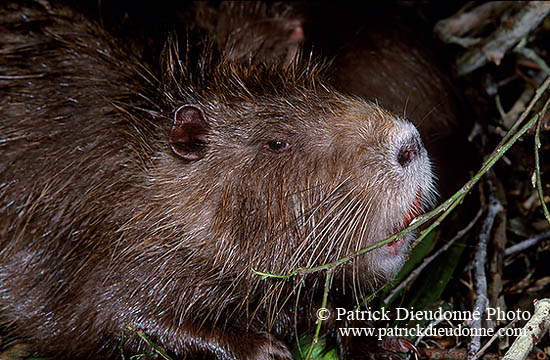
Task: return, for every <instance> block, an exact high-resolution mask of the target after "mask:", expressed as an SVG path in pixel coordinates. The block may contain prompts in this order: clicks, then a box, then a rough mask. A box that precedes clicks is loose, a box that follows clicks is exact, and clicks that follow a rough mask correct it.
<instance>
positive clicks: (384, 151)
mask: <svg viewBox="0 0 550 360" xmlns="http://www.w3.org/2000/svg"><path fill="white" fill-rule="evenodd" d="M0 18H1V19H2V21H1V22H2V27H0V39H1V43H2V49H1V50H0V51H1V52H2V56H1V57H0V69H2V74H1V76H0V94H1V99H2V100H1V101H0V113H2V115H3V121H2V122H1V123H0V136H1V140H0V149H1V152H2V160H1V165H0V169H1V171H0V173H1V174H0V189H1V192H0V273H1V274H2V278H1V281H0V292H1V294H2V296H1V298H0V309H1V311H0V323H1V324H2V327H3V329H4V330H7V331H9V333H10V335H11V336H13V337H15V338H17V339H18V340H20V341H21V342H24V343H26V344H28V345H29V346H30V348H31V349H32V351H33V352H35V353H36V354H39V355H41V356H45V355H51V356H55V357H56V358H68V359H69V358H70V359H74V358H105V357H116V356H117V355H119V354H120V350H119V347H122V348H123V349H124V351H127V352H132V353H136V352H142V351H146V349H147V347H146V344H145V343H144V342H143V341H141V340H140V339H139V338H138V337H136V336H131V334H130V335H129V334H128V332H126V333H125V334H126V338H125V340H124V341H121V340H120V337H121V335H122V334H123V333H124V332H125V329H126V328H127V327H128V326H129V325H131V326H132V327H133V328H136V329H140V330H142V331H143V332H144V333H145V334H147V336H148V337H149V338H150V339H151V340H153V341H154V342H156V343H157V344H159V345H161V346H162V347H163V348H164V349H166V351H167V352H168V353H169V354H171V355H173V356H175V357H179V358H183V357H186V358H192V359H271V358H275V359H290V358H291V354H290V349H291V347H292V344H293V341H294V332H295V331H296V328H297V327H301V326H308V325H312V324H313V323H314V322H315V318H314V317H313V315H312V316H309V314H310V313H311V311H310V310H315V309H317V308H318V307H319V306H320V304H321V302H320V300H321V299H320V296H319V295H320V293H322V281H323V280H324V274H323V273H322V272H318V273H314V274H311V275H309V276H296V277H292V278H290V279H287V280H281V279H267V280H264V279H262V278H260V277H259V276H258V275H256V274H255V273H253V272H252V269H256V270H259V271H262V272H266V273H273V274H287V273H289V272H291V271H292V270H294V269H297V268H300V267H301V268H308V267H313V266H316V265H320V264H325V263H328V262H330V261H334V260H337V259H340V258H342V257H344V256H345V255H349V254H350V253H352V252H353V251H355V250H358V249H361V248H364V247H366V246H368V245H371V244H373V243H375V242H378V241H380V240H383V239H384V238H386V237H387V236H389V235H391V234H393V233H395V232H397V231H399V230H401V229H403V228H404V227H405V226H406V225H407V224H408V223H409V222H410V221H411V220H412V219H413V218H414V217H415V216H416V215H418V214H419V213H420V212H422V211H424V210H425V209H426V208H427V207H428V206H429V205H430V203H431V202H432V200H433V197H434V190H433V188H434V180H433V176H432V172H431V168H430V161H429V158H428V155H427V152H426V150H425V149H424V147H423V144H422V141H421V139H420V136H419V133H418V131H417V130H416V128H415V127H414V126H413V125H412V124H411V123H409V122H408V121H406V120H405V119H403V118H401V117H400V116H398V115H395V114H393V113H390V112H388V111H386V110H384V109H383V108H381V107H380V106H378V105H376V104H374V103H370V102H367V101H365V100H362V99H358V98H355V97H353V96H346V95H342V94H341V93H339V92H337V91H335V90H332V89H331V87H330V86H327V85H325V83H324V80H323V73H322V71H320V70H318V69H317V67H316V66H314V64H315V62H314V60H311V59H306V60H303V62H304V63H303V64H302V63H300V62H296V63H295V64H292V66H283V67H281V66H277V64H275V65H263V64H262V63H258V64H255V65H253V66H247V65H243V64H241V63H239V62H233V61H231V59H226V58H224V57H223V56H218V55H219V54H217V52H216V50H215V49H207V50H204V51H203V50H201V51H200V55H199V56H197V55H196V54H197V53H196V52H193V51H192V50H187V51H179V50H178V42H177V41H176V40H174V39H171V40H168V43H167V45H166V50H165V52H164V56H163V59H164V61H163V65H162V66H161V67H160V69H154V68H151V67H150V66H149V65H147V64H142V62H141V61H140V59H139V58H136V57H135V56H134V55H133V54H132V52H131V51H130V50H129V49H127V48H126V47H125V46H124V44H122V43H121V42H120V41H117V39H114V38H113V37H112V36H111V35H110V34H108V33H107V32H106V31H105V30H103V29H102V28H101V27H100V26H99V25H97V24H96V23H94V22H93V21H91V20H89V19H88V18H86V17H85V16H83V15H82V14H80V13H78V12H75V11H74V10H73V9H72V8H70V7H60V6H58V5H57V4H56V3H53V2H51V3H50V2H47V1H43V0H42V1H36V2H33V1H29V2H26V3H24V4H18V3H17V2H9V3H8V4H6V5H5V6H4V9H3V10H2V12H1V13H0ZM205 47H206V48H211V47H210V46H205ZM197 59H198V60H197ZM312 62H313V63H312ZM286 65H288V64H286ZM412 238H413V235H412V234H410V233H409V234H407V235H406V236H404V237H403V238H401V239H400V240H399V241H394V242H392V243H389V244H387V245H384V246H382V247H380V248H378V249H376V250H374V251H371V252H368V253H367V254H365V255H364V256H361V257H358V258H356V259H354V260H353V261H352V262H350V263H348V264H346V265H345V266H341V267H339V268H338V269H337V273H336V276H335V279H334V283H335V284H337V286H335V287H337V288H338V291H336V290H335V293H336V292H337V293H338V296H333V297H332V298H334V299H336V298H339V297H341V296H344V295H345V296H347V297H350V298H353V299H355V298H360V297H361V296H362V295H363V292H364V291H366V290H367V289H370V288H371V287H372V286H374V285H375V284H376V282H378V281H386V280H389V279H391V278H392V277H393V276H394V275H395V273H396V272H397V271H398V269H399V268H400V266H401V265H402V263H403V261H404V258H405V256H406V253H407V248H408V246H407V245H408V243H409V242H410V241H411V239H412ZM319 280H321V281H319ZM302 289H305V290H302ZM298 290H300V291H298ZM299 294H301V295H299ZM333 305H334V306H336V305H338V304H333ZM295 316H296V318H297V319H298V321H297V324H296V323H295V322H294V320H293V319H294V318H295ZM375 345H376V344H375ZM341 352H342V354H344V355H343V357H345V358H352V357H353V356H354V355H357V353H355V352H354V349H341ZM377 354H378V353H377V352H376V350H373V352H372V354H371V355H370V356H372V357H375V356H377ZM357 356H361V357H362V358H363V357H364V356H366V355H365V354H362V355H361V354H360V353H359V354H358V355H357Z"/></svg>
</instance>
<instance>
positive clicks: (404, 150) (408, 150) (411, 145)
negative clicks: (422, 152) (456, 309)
mask: <svg viewBox="0 0 550 360" xmlns="http://www.w3.org/2000/svg"><path fill="white" fill-rule="evenodd" d="M418 150H419V143H418V140H417V139H416V137H415V136H413V137H411V139H410V140H409V141H408V142H407V143H406V144H405V145H403V146H402V147H401V149H400V150H399V153H398V154H397V161H398V162H399V164H401V166H403V167H404V166H407V165H408V164H409V163H410V162H411V161H413V160H414V158H415V157H417V156H418Z"/></svg>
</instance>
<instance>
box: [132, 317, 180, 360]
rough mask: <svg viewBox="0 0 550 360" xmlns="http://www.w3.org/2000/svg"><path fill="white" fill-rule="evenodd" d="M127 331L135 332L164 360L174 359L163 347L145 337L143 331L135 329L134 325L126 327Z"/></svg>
mask: <svg viewBox="0 0 550 360" xmlns="http://www.w3.org/2000/svg"><path fill="white" fill-rule="evenodd" d="M126 329H128V330H130V331H133V332H134V333H136V335H137V336H139V337H140V338H141V339H142V340H143V341H145V342H146V343H147V344H149V346H151V347H152V348H153V350H154V351H155V352H156V353H157V354H159V355H160V356H161V357H162V358H163V359H164V360H172V358H171V357H170V355H168V354H167V353H166V351H164V349H163V348H162V347H160V346H159V345H157V344H155V343H154V342H153V341H152V340H151V339H149V338H148V337H147V335H145V332H144V331H143V330H141V329H136V328H135V327H134V325H132V324H130V325H128V326H126Z"/></svg>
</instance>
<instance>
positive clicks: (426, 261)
mask: <svg viewBox="0 0 550 360" xmlns="http://www.w3.org/2000/svg"><path fill="white" fill-rule="evenodd" d="M482 213H483V210H482V209H479V211H478V212H477V214H476V216H475V217H474V218H473V219H472V221H470V223H469V224H468V225H467V226H466V227H465V228H464V229H462V230H460V231H459V232H457V233H456V235H455V236H454V237H453V238H452V239H451V240H449V241H447V243H446V244H445V245H444V246H442V247H441V248H440V249H439V250H437V251H436V252H435V253H433V254H432V255H430V256H429V257H427V258H425V259H424V261H423V262H422V264H421V265H420V266H418V267H417V268H416V269H414V271H412V272H411V273H410V274H409V276H407V278H406V279H405V280H403V281H402V282H401V283H400V284H399V285H398V286H396V287H395V289H393V290H392V292H391V293H390V294H389V295H388V296H387V297H386V298H385V299H384V303H385V304H388V303H389V302H390V300H391V299H392V298H393V297H394V296H396V295H397V294H398V293H399V292H400V291H401V290H402V289H403V288H404V287H406V286H408V285H409V284H410V283H411V282H413V280H414V279H416V278H417V277H418V275H420V273H421V272H422V270H424V268H426V266H428V265H429V264H430V263H431V262H432V261H433V260H434V259H435V258H437V257H438V256H439V255H441V253H443V252H445V251H447V250H448V249H449V248H450V247H451V246H452V245H453V244H454V243H455V242H456V241H457V240H458V239H460V238H462V237H463V236H464V235H465V234H466V233H467V232H468V231H470V229H471V228H472V227H473V226H474V225H475V223H476V222H477V220H478V219H479V217H480V216H481V214H482Z"/></svg>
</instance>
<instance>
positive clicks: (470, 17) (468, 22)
mask: <svg viewBox="0 0 550 360" xmlns="http://www.w3.org/2000/svg"><path fill="white" fill-rule="evenodd" d="M514 5H517V3H516V2H514V1H493V2H488V3H485V4H482V5H479V6H477V7H475V8H474V9H472V10H470V11H466V12H464V11H459V12H458V13H456V14H455V15H453V16H451V17H448V18H446V19H443V20H440V21H438V22H437V24H435V27H434V32H435V33H436V34H437V36H438V37H439V38H440V39H441V40H442V41H443V42H445V43H455V44H459V45H461V46H463V47H470V46H472V45H475V44H477V43H479V42H480V41H481V39H479V38H463V37H460V36H462V35H464V34H466V33H469V32H472V31H473V30H476V29H480V28H483V27H484V26H485V25H486V24H488V23H490V22H494V21H495V20H494V19H495V18H498V17H499V16H500V15H501V14H502V13H503V12H504V11H506V10H508V9H510V8H512V7H513V6H514Z"/></svg>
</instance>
